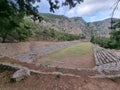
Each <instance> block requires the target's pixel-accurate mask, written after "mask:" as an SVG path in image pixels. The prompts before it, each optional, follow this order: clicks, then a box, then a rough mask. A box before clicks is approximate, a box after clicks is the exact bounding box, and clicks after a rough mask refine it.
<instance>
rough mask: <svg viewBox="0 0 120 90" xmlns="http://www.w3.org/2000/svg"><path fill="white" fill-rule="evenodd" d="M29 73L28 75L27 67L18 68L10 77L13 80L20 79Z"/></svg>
mask: <svg viewBox="0 0 120 90" xmlns="http://www.w3.org/2000/svg"><path fill="white" fill-rule="evenodd" d="M29 75H30V70H29V69H20V70H18V71H16V72H15V73H14V74H13V76H12V79H13V80H15V81H20V80H23V79H24V78H25V77H27V76H29Z"/></svg>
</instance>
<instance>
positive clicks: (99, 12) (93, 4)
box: [35, 0, 120, 22]
mask: <svg viewBox="0 0 120 90" xmlns="http://www.w3.org/2000/svg"><path fill="white" fill-rule="evenodd" d="M60 1H62V0H60ZM116 1H117V0H84V2H83V3H81V4H78V5H77V6H76V7H74V8H72V9H69V7H66V6H64V7H62V6H61V7H60V8H59V10H56V11H55V13H54V14H57V15H65V16H67V17H82V18H83V19H84V20H85V21H86V22H94V21H99V20H103V19H106V18H110V17H111V16H112V11H113V8H114V7H115V2H116ZM35 5H39V8H38V10H39V12H41V13H50V11H49V3H48V2H47V0H41V2H40V3H36V4H35ZM119 7H120V5H119ZM119 7H118V8H117V10H116V11H115V14H114V17H115V18H120V12H119V11H120V8H119Z"/></svg>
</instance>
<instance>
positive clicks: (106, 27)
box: [88, 18, 119, 35]
mask: <svg viewBox="0 0 120 90" xmlns="http://www.w3.org/2000/svg"><path fill="white" fill-rule="evenodd" d="M117 20H119V19H118V18H114V21H117ZM88 26H89V28H90V29H92V30H94V31H97V32H98V33H100V34H102V35H106V34H108V33H110V32H111V29H110V27H111V18H108V19H104V20H101V21H96V22H89V23H88Z"/></svg>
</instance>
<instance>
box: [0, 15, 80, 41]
mask: <svg viewBox="0 0 120 90" xmlns="http://www.w3.org/2000/svg"><path fill="white" fill-rule="evenodd" d="M1 36H2V32H0V39H1V40H0V41H2V38H1ZM80 38H82V37H80V36H79V35H78V36H77V35H73V34H68V33H64V32H58V31H56V30H54V29H51V28H48V27H43V26H40V25H39V24H36V23H34V22H33V21H32V20H31V19H28V18H27V17H25V18H24V19H23V21H22V22H21V23H20V24H19V27H16V28H14V29H13V30H12V31H11V32H9V33H8V34H7V37H6V42H20V41H27V40H29V39H32V40H37V41H39V40H47V41H71V40H78V39H80Z"/></svg>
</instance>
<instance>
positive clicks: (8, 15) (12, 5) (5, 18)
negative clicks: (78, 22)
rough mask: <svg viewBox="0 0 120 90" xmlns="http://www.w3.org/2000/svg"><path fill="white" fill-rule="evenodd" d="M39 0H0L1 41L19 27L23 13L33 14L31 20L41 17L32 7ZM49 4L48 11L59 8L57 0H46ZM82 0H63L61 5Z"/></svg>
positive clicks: (69, 4) (40, 18)
mask: <svg viewBox="0 0 120 90" xmlns="http://www.w3.org/2000/svg"><path fill="white" fill-rule="evenodd" d="M40 1H41V0H0V37H1V38H2V42H5V41H6V38H7V36H8V35H9V34H10V33H12V31H13V30H14V29H15V28H16V27H20V23H21V22H22V21H23V18H24V16H25V15H33V18H32V19H33V20H34V21H35V20H39V21H40V22H41V20H42V19H43V18H42V17H41V16H39V14H38V10H37V8H38V6H36V7H34V5H33V4H34V3H35V2H40ZM47 1H48V2H49V5H50V11H51V12H54V10H55V9H59V0H54V1H53V0H47ZM82 1H83V0H65V1H64V2H63V3H62V5H63V6H69V7H70V8H72V7H75V6H76V4H77V3H80V2H82Z"/></svg>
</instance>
